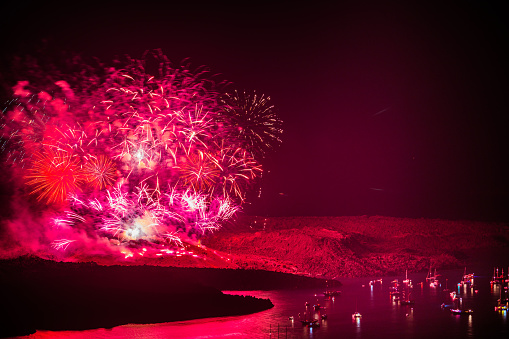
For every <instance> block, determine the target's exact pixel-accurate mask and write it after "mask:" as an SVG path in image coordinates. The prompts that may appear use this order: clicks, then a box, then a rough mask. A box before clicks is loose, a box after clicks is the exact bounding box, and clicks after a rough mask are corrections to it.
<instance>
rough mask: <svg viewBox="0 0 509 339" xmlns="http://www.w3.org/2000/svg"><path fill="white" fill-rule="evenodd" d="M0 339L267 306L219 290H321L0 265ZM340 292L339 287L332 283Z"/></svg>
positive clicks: (29, 261) (202, 274)
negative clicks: (0, 318)
mask: <svg viewBox="0 0 509 339" xmlns="http://www.w3.org/2000/svg"><path fill="white" fill-rule="evenodd" d="M0 277H1V283H0V290H1V292H0V298H1V300H2V309H3V314H7V316H5V317H4V319H3V323H4V324H5V326H2V329H1V331H0V337H10V336H21V335H28V334H31V333H35V331H36V330H38V329H44V330H56V331H58V330H85V329H93V328H111V327H114V326H119V325H124V324H128V323H131V324H145V323H161V322H172V321H181V320H190V319H198V318H209V317H220V316H233V315H244V314H250V313H256V312H260V311H263V310H267V309H269V308H271V307H273V306H274V305H273V304H272V302H271V301H270V300H269V299H258V298H254V297H251V296H240V295H228V294H223V293H222V292H221V290H249V289H291V288H305V287H325V284H324V281H323V280H320V279H314V278H309V277H302V276H294V275H290V274H283V273H277V272H267V271H256V270H233V269H207V268H182V267H158V266H101V265H97V264H95V263H90V262H89V263H69V262H55V261H50V260H44V259H40V258H37V257H32V256H24V257H19V258H15V259H9V260H0ZM335 284H336V285H339V282H335Z"/></svg>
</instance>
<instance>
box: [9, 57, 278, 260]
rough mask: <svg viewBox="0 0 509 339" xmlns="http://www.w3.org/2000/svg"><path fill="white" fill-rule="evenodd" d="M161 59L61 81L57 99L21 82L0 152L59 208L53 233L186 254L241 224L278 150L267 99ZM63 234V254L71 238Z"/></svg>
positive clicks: (55, 87) (33, 188)
mask: <svg viewBox="0 0 509 339" xmlns="http://www.w3.org/2000/svg"><path fill="white" fill-rule="evenodd" d="M153 56H154V57H155V60H157V61H158V62H159V68H158V73H157V74H148V73H147V72H146V71H145V68H144V65H145V62H146V60H145V59H142V60H132V59H129V60H128V62H127V63H126V64H125V65H124V66H125V67H123V68H122V69H112V68H110V69H108V71H104V70H103V71H102V72H100V73H101V76H99V75H97V76H96V77H95V78H94V81H92V80H90V79H91V77H92V75H90V74H88V75H87V76H88V77H89V78H88V79H86V80H84V83H85V84H83V85H82V86H81V87H80V84H79V82H76V76H75V75H74V76H73V77H72V79H73V81H74V82H73V84H74V85H75V87H77V88H73V86H71V85H70V82H71V81H70V80H69V79H66V78H65V76H62V77H63V78H62V79H58V81H56V82H55V84H53V87H51V88H52V89H53V91H49V90H48V89H47V88H45V87H44V86H47V85H44V86H42V87H41V84H39V83H30V82H29V81H25V79H21V80H23V81H20V82H18V84H17V85H16V86H15V88H14V99H13V100H11V101H10V102H9V107H8V109H6V110H5V114H4V117H3V121H2V126H3V129H2V133H3V134H2V148H3V149H5V152H7V155H8V156H7V157H6V158H7V161H8V163H9V164H10V165H11V166H14V167H15V168H16V169H18V170H20V171H22V172H23V173H24V178H25V184H26V187H27V188H28V191H29V193H30V194H32V195H35V196H36V197H37V200H38V201H40V202H42V203H44V204H46V205H48V206H52V209H53V210H56V211H57V212H56V214H55V215H54V216H53V217H52V219H51V220H52V221H51V222H48V227H53V228H54V231H55V232H57V231H58V229H64V228H65V229H66V232H68V229H75V230H86V233H87V234H89V236H90V237H97V238H100V237H103V238H106V239H110V240H111V241H112V243H115V244H122V243H128V242H132V241H140V240H143V241H148V242H152V243H154V244H157V243H167V244H173V245H176V246H182V244H183V240H185V239H190V238H192V237H200V236H201V235H203V234H205V233H206V232H208V231H213V230H216V229H218V228H220V227H221V225H222V224H223V223H224V222H226V221H228V220H230V219H231V218H233V217H234V215H235V213H237V212H238V211H239V210H241V208H242V204H243V203H244V202H245V200H246V192H247V191H249V190H250V189H253V188H254V187H255V186H256V185H257V184H258V179H259V178H260V177H261V174H262V172H263V169H262V164H261V162H260V160H261V158H263V156H264V155H265V154H266V153H267V152H268V151H269V150H271V149H273V148H274V147H275V146H277V145H278V144H279V143H280V142H281V139H280V136H281V132H282V131H281V121H280V120H279V119H278V118H277V116H276V114H275V112H274V107H273V106H272V105H271V104H270V99H269V98H268V97H265V96H263V95H257V94H253V95H247V94H245V93H244V95H238V94H237V92H235V93H234V94H233V95H229V94H224V93H222V92H221V91H220V90H219V89H218V88H220V87H221V86H216V85H215V84H214V82H212V81H211V80H210V79H207V78H206V75H207V73H206V72H205V71H203V70H199V71H195V72H193V71H191V70H190V69H189V67H188V66H181V67H175V68H174V67H172V66H171V65H170V63H169V62H168V60H167V58H166V57H165V56H163V55H162V54H161V53H155V54H153ZM87 69H88V70H90V68H87ZM105 74H106V75H105ZM98 79H101V81H97V80H98ZM67 80H69V81H67ZM92 83H94V84H95V86H96V88H93V86H92V85H91V84H92ZM84 89H86V90H84ZM91 93H93V94H91ZM57 233H58V232H57ZM64 236H65V237H66V239H63V240H62V239H61V240H55V241H54V242H53V244H52V246H53V247H54V248H55V249H66V248H67V247H68V246H69V244H70V243H71V242H73V241H75V240H74V239H67V238H68V236H67V235H64ZM125 252H126V253H130V252H128V251H127V250H126V251H125Z"/></svg>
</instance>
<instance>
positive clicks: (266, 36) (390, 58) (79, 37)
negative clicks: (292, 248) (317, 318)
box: [0, 1, 509, 221]
mask: <svg viewBox="0 0 509 339" xmlns="http://www.w3.org/2000/svg"><path fill="white" fill-rule="evenodd" d="M182 2H183V3H188V4H187V5H186V4H182ZM182 2H181V3H177V2H175V3H174V2H172V1H167V2H152V1H135V2H132V1H118V2H116V1H108V2H105V3H99V2H80V3H81V5H79V6H78V5H73V4H72V3H71V2H69V3H65V2H51V1H50V2H40V3H39V2H38V4H35V2H30V1H28V2H23V3H20V4H10V5H6V4H4V5H0V6H3V8H4V9H3V10H2V12H3V14H2V20H3V21H2V23H1V24H0V25H1V26H0V28H1V42H2V45H1V46H2V49H3V52H2V53H3V54H4V55H12V54H16V53H20V51H30V49H31V48H33V46H36V45H37V44H40V42H41V41H42V40H43V39H45V40H46V41H48V42H49V43H50V46H53V47H52V48H59V49H62V50H70V51H76V52H80V53H83V54H85V55H89V56H96V57H98V58H100V59H101V60H104V61H111V60H112V59H113V58H114V57H115V56H116V55H124V54H129V55H130V56H132V57H134V58H140V57H141V56H142V54H143V52H144V51H146V50H150V49H155V48H161V49H162V51H163V52H164V54H166V55H167V56H168V57H169V58H170V60H171V61H172V62H174V63H175V64H178V63H179V62H180V61H181V60H182V59H184V58H187V57H189V58H190V61H191V63H192V65H195V66H196V67H198V66H201V65H207V66H208V67H209V68H210V69H211V71H212V73H220V74H221V75H220V78H222V79H226V80H229V81H231V82H232V83H233V86H232V88H236V89H238V90H241V91H242V90H244V89H245V90H256V91H257V92H259V93H263V94H265V95H269V96H270V97H271V99H272V100H271V101H272V102H273V104H274V105H275V106H276V108H277V109H278V111H279V115H280V117H281V118H282V120H283V121H284V135H283V144H282V146H281V147H280V148H279V149H278V150H277V152H276V153H274V154H272V155H271V156H270V157H269V158H267V159H266V162H265V166H266V169H267V171H268V172H267V173H266V175H265V177H264V179H265V181H264V185H263V191H262V195H261V198H260V199H258V200H255V201H253V202H252V205H250V206H247V207H246V209H245V210H246V212H247V213H253V214H258V215H269V216H302V215H305V216H345V215H384V216H394V217H414V218H419V217H426V218H447V219H474V220H486V221H508V220H509V204H508V202H509V197H508V190H509V185H508V183H509V180H508V178H507V177H508V173H509V166H508V151H507V150H508V148H507V144H508V143H507V135H508V134H507V128H508V124H507V122H506V120H507V119H506V115H507V113H508V107H509V106H508V104H509V102H508V101H509V91H508V90H509V65H508V60H509V52H508V46H509V45H508V43H509V29H508V22H509V21H508V20H507V19H508V18H507V15H506V13H505V12H503V11H502V7H498V6H496V5H495V4H494V3H493V4H490V3H489V2H474V1H463V2H462V5H461V6H458V7H455V6H452V5H443V4H441V5H435V4H433V3H432V2H427V3H426V4H423V5H414V4H411V5H410V4H408V3H407V4H404V5H402V4H398V5H397V4H389V3H387V2H386V3H385V4H369V3H368V2H362V4H358V3H360V2H355V1H352V2H340V3H341V4H335V5H324V4H319V3H318V2H310V3H308V4H307V5H304V4H299V5H297V4H295V3H294V4H291V5H274V4H270V3H260V2H249V3H245V2H242V1H241V2H238V4H237V5H233V6H231V5H230V6H226V5H223V4H221V3H217V2H213V1H212V2H208V3H207V4H200V2H195V1H192V2H191V1H189V2H185V1H182ZM372 2H373V3H377V2H375V1H372ZM402 3H403V2H402ZM5 6H8V7H5Z"/></svg>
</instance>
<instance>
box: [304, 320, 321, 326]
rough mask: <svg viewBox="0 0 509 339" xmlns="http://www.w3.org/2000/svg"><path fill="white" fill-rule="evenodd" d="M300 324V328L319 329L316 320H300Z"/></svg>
mask: <svg viewBox="0 0 509 339" xmlns="http://www.w3.org/2000/svg"><path fill="white" fill-rule="evenodd" d="M300 322H301V323H302V326H306V327H320V323H319V322H318V320H316V319H313V320H301V321H300Z"/></svg>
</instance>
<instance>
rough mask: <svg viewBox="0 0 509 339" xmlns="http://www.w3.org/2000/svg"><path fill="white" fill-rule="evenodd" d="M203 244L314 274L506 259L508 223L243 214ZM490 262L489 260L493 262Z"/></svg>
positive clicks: (257, 265) (249, 263) (244, 261)
mask: <svg viewBox="0 0 509 339" xmlns="http://www.w3.org/2000/svg"><path fill="white" fill-rule="evenodd" d="M203 243H204V245H205V246H207V247H208V248H209V249H214V250H217V251H222V252H224V253H228V254H229V255H230V256H231V260H232V263H233V264H235V265H237V266H238V267H241V268H247V269H265V270H275V271H281V272H292V273H297V274H305V275H310V276H315V277H325V278H338V277H360V276H383V275H393V274H401V273H404V272H405V270H407V269H408V271H409V272H421V271H426V270H428V269H429V267H430V266H432V267H436V268H438V269H444V268H458V267H463V266H465V265H468V266H472V265H474V266H475V265H480V264H489V265H490V266H491V267H492V266H493V265H507V264H508V262H507V257H508V256H507V250H508V249H509V226H508V225H507V224H506V223H484V222H474V221H450V220H439V219H410V218H391V217H379V216H374V217H367V216H360V217H271V218H261V217H244V218H242V219H240V220H239V221H238V222H237V223H235V225H230V226H228V227H225V228H224V229H222V230H221V231H219V232H217V233H214V234H213V235H212V236H211V237H209V238H207V239H206V240H205V241H204V242H203ZM487 261H488V262H487Z"/></svg>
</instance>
